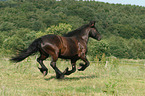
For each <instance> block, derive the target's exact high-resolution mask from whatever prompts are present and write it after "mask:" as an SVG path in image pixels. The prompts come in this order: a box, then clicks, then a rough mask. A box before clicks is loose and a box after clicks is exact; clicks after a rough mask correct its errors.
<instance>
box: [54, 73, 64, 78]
mask: <svg viewBox="0 0 145 96" xmlns="http://www.w3.org/2000/svg"><path fill="white" fill-rule="evenodd" d="M56 79H64V74H57V75H56Z"/></svg>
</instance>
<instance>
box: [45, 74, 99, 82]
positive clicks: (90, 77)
mask: <svg viewBox="0 0 145 96" xmlns="http://www.w3.org/2000/svg"><path fill="white" fill-rule="evenodd" d="M93 78H97V76H96V75H89V76H78V77H65V78H63V79H58V80H69V81H70V80H81V79H93ZM51 79H56V78H55V76H51V77H50V78H45V79H44V80H46V81H49V80H51Z"/></svg>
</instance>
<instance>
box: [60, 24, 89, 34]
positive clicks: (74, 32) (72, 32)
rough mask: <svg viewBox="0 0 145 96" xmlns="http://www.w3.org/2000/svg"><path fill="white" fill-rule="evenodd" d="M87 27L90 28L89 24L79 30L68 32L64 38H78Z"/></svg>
mask: <svg viewBox="0 0 145 96" xmlns="http://www.w3.org/2000/svg"><path fill="white" fill-rule="evenodd" d="M87 27H89V24H85V25H83V26H81V27H80V28H78V29H76V30H73V31H70V32H68V33H67V34H64V35H63V36H64V37H72V36H77V35H79V34H80V33H81V32H82V30H83V29H84V28H87Z"/></svg>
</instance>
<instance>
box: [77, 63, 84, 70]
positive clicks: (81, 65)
mask: <svg viewBox="0 0 145 96" xmlns="http://www.w3.org/2000/svg"><path fill="white" fill-rule="evenodd" d="M85 69H86V66H85V65H84V64H82V63H80V67H79V68H78V71H84V70H85Z"/></svg>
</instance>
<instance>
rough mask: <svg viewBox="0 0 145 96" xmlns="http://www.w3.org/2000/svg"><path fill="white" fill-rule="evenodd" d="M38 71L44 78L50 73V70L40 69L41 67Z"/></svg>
mask: <svg viewBox="0 0 145 96" xmlns="http://www.w3.org/2000/svg"><path fill="white" fill-rule="evenodd" d="M38 69H39V70H40V72H41V73H42V74H43V75H44V76H46V75H47V73H48V69H45V68H39V67H38Z"/></svg>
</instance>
